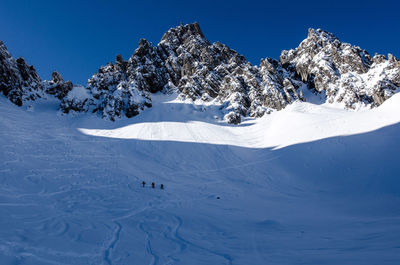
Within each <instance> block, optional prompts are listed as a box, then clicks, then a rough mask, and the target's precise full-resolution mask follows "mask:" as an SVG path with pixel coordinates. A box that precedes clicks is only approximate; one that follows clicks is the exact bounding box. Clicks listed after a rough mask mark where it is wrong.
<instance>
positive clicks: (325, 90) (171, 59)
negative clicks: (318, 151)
mask: <svg viewBox="0 0 400 265" xmlns="http://www.w3.org/2000/svg"><path fill="white" fill-rule="evenodd" d="M0 44H1V45H0V89H1V91H3V93H4V94H5V95H6V96H7V97H8V98H9V99H10V100H11V101H12V102H14V103H15V104H17V105H22V104H23V102H24V101H25V100H28V99H31V100H34V99H36V98H38V97H40V96H41V95H42V93H43V91H44V92H45V93H47V94H51V95H54V96H56V97H57V98H59V99H60V100H61V104H60V109H61V111H63V112H64V113H70V112H93V113H97V114H99V115H100V116H102V117H103V118H105V119H108V120H112V121H113V120H115V119H117V118H120V117H124V116H126V117H133V116H135V115H138V114H139V113H140V111H141V110H143V109H145V108H146V107H151V106H152V102H151V94H152V93H156V92H159V91H163V92H170V91H177V92H179V93H180V95H179V98H181V99H191V100H193V101H196V102H203V103H205V104H217V105H219V106H220V108H221V111H222V112H223V114H224V119H225V121H226V122H228V123H233V124H238V123H240V122H241V121H242V118H243V117H247V116H250V117H261V116H263V115H264V114H266V113H270V112H271V111H274V110H281V109H283V108H285V107H286V106H287V105H288V104H291V103H292V102H294V101H296V100H300V101H306V100H307V98H305V97H304V94H303V93H304V92H312V93H314V94H322V95H323V96H325V97H326V101H327V102H329V103H340V104H341V105H343V107H345V108H350V109H358V108H360V107H365V106H367V107H368V106H369V107H375V106H378V105H380V104H382V103H383V102H384V101H385V100H386V99H388V98H389V97H391V96H392V95H393V94H394V93H395V92H396V91H398V89H399V86H400V62H399V61H398V60H397V59H396V58H395V57H394V56H393V55H390V54H389V56H388V58H386V57H385V56H383V55H375V56H374V57H373V58H371V56H370V55H369V54H368V53H367V52H366V51H365V50H362V49H361V48H359V47H356V46H352V45H350V44H347V43H342V42H340V41H339V40H338V39H337V38H336V37H335V36H334V35H333V34H331V33H328V32H325V31H323V30H320V29H309V32H308V37H307V38H306V39H305V40H304V41H302V42H301V43H300V45H299V47H297V48H296V49H294V50H293V49H292V50H289V51H283V52H282V54H281V56H280V61H278V60H275V59H271V58H266V59H263V60H261V63H260V65H259V66H253V65H251V64H250V63H249V62H248V61H247V60H246V59H245V58H244V57H243V56H242V55H240V54H238V53H237V52H236V51H234V50H232V49H230V48H229V47H227V46H226V45H224V44H222V43H219V42H216V43H210V42H209V41H208V40H207V39H206V38H205V36H204V34H203V33H202V31H201V29H200V26H199V24H198V23H193V24H188V25H180V26H178V27H176V28H172V29H170V30H168V31H167V32H166V33H165V34H164V35H163V36H162V38H161V41H160V43H159V44H158V45H156V46H153V45H152V44H151V43H150V42H148V41H146V40H144V39H141V40H140V42H139V47H138V48H137V49H136V50H135V51H134V53H133V55H132V56H131V57H130V58H129V60H127V61H125V60H124V59H123V58H122V57H121V56H120V55H118V56H117V58H116V60H115V62H114V63H108V64H107V65H105V66H102V67H101V68H100V69H99V70H98V72H97V73H95V74H94V75H93V76H92V77H91V78H90V79H89V80H88V84H87V86H86V87H82V86H76V87H74V86H73V85H72V83H71V82H69V81H67V82H65V81H64V80H63V78H62V77H61V75H60V74H59V73H57V72H54V73H53V76H52V80H51V81H43V82H41V80H40V77H39V76H38V75H37V74H36V71H35V69H34V68H33V67H32V66H28V65H26V63H25V61H24V60H23V59H21V58H19V59H17V60H14V59H13V58H12V57H11V56H10V54H9V53H8V51H7V50H6V48H5V46H4V45H3V43H0ZM312 93H306V95H312Z"/></svg>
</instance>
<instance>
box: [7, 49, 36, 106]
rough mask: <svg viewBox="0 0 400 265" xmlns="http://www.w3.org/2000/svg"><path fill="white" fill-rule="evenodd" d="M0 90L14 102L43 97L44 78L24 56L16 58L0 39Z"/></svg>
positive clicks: (19, 104) (20, 103) (21, 102)
mask: <svg viewBox="0 0 400 265" xmlns="http://www.w3.org/2000/svg"><path fill="white" fill-rule="evenodd" d="M0 91H1V92H3V94H4V95H5V96H6V97H7V98H8V99H9V100H10V101H11V102H13V103H14V104H16V105H18V106H22V104H23V102H24V101H27V100H35V99H37V98H40V97H42V95H43V85H42V80H41V79H40V77H39V75H38V74H37V73H36V70H35V68H34V67H33V66H29V65H28V64H27V63H26V62H25V60H24V59H23V58H21V57H20V58H18V59H16V60H15V59H14V58H13V57H12V56H11V55H10V53H9V52H8V50H7V48H6V46H5V45H4V43H3V42H2V41H0Z"/></svg>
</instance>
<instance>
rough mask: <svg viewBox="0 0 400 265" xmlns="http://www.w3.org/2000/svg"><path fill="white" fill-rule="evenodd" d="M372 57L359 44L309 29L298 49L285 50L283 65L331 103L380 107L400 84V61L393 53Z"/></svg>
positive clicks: (296, 77) (294, 77)
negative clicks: (321, 93) (348, 42)
mask: <svg viewBox="0 0 400 265" xmlns="http://www.w3.org/2000/svg"><path fill="white" fill-rule="evenodd" d="M389 56H390V58H389V59H388V60H387V59H386V58H385V56H383V55H375V56H374V57H373V58H371V56H370V55H369V54H368V52H367V51H365V50H362V49H361V48H360V47H357V46H352V45H350V44H347V43H342V42H340V41H339V40H338V39H337V38H336V37H335V36H334V35H333V34H331V33H328V32H326V31H323V30H321V29H316V30H315V29H309V31H308V37H307V38H306V39H305V40H304V41H302V42H301V43H300V45H299V47H297V48H296V49H295V50H289V51H283V52H282V54H281V57H280V60H281V64H282V65H283V67H284V68H285V69H286V70H287V72H289V73H291V79H292V80H300V81H303V82H305V83H306V84H307V86H308V88H309V89H311V90H313V89H315V92H317V93H319V92H323V91H324V92H325V93H326V100H327V102H329V103H335V102H337V103H342V104H343V105H344V107H346V108H350V109H357V108H358V107H361V106H368V105H369V106H378V105H380V104H382V102H383V101H385V100H386V99H387V98H389V97H390V96H391V95H393V93H394V91H395V90H396V89H397V88H398V87H399V86H400V82H399V81H400V80H399V76H400V64H399V61H398V60H397V59H396V58H395V57H394V56H392V55H389Z"/></svg>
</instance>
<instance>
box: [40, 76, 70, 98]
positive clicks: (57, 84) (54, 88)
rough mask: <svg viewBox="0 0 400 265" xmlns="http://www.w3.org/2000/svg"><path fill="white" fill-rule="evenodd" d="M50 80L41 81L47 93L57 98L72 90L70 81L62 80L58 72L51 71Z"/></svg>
mask: <svg viewBox="0 0 400 265" xmlns="http://www.w3.org/2000/svg"><path fill="white" fill-rule="evenodd" d="M51 76H52V79H51V80H50V81H46V80H45V81H43V86H44V90H45V92H46V93H47V94H50V95H54V96H56V97H57V98H58V99H63V98H64V97H65V96H66V95H67V94H68V92H69V91H71V90H72V88H73V84H72V82H71V81H64V79H63V78H62V76H61V75H60V74H59V73H58V72H53V74H52V75H51Z"/></svg>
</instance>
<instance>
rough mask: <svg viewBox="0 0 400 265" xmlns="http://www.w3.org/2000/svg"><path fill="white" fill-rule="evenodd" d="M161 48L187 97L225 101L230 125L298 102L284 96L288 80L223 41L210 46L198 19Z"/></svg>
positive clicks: (167, 35) (173, 34)
mask: <svg viewBox="0 0 400 265" xmlns="http://www.w3.org/2000/svg"><path fill="white" fill-rule="evenodd" d="M157 48H158V49H159V50H160V51H161V54H162V56H161V57H162V58H165V66H166V68H167V72H168V74H169V76H170V81H171V82H172V83H173V84H174V86H176V87H177V88H178V90H179V91H180V92H181V97H183V98H190V99H193V100H196V99H197V100H198V99H200V100H202V101H214V102H216V103H220V104H221V105H222V108H223V111H224V112H225V113H226V115H225V120H226V121H227V122H228V123H235V124H237V123H240V122H241V116H251V117H260V116H262V115H264V114H265V113H266V112H267V113H268V112H270V111H271V110H272V109H281V108H283V107H284V106H285V105H287V104H288V103H290V102H291V101H292V100H293V99H292V98H291V95H289V94H287V95H288V96H290V98H289V99H288V98H287V97H286V95H285V94H284V90H283V88H284V85H283V79H282V78H277V77H276V76H275V75H274V73H271V72H269V71H268V70H264V71H260V69H259V68H257V67H255V66H252V65H251V64H250V63H249V62H247V61H246V59H245V58H244V57H243V56H242V55H240V54H238V53H237V52H236V51H234V50H232V49H230V48H229V47H227V46H226V45H224V44H222V43H219V42H216V43H213V44H210V42H209V41H208V40H207V39H206V38H205V37H204V35H203V33H202V32H201V30H200V27H199V25H198V24H197V23H194V24H189V25H185V26H182V25H181V26H179V27H177V28H174V29H170V30H169V31H168V32H166V33H165V34H164V36H163V37H162V39H161V42H160V43H159V44H158V46H157ZM271 71H276V69H275V68H274V69H271ZM295 90H296V88H294V93H295V94H296V91H295Z"/></svg>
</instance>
